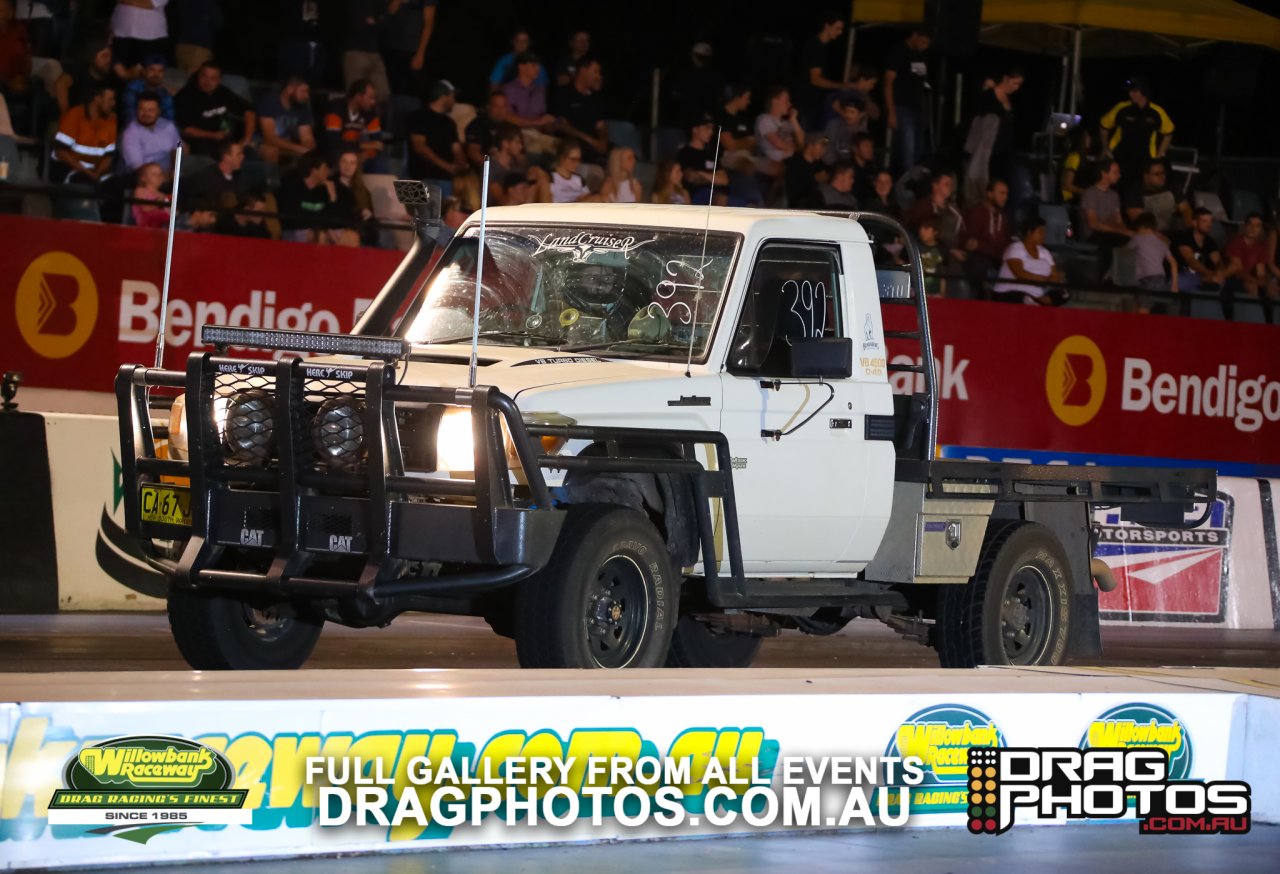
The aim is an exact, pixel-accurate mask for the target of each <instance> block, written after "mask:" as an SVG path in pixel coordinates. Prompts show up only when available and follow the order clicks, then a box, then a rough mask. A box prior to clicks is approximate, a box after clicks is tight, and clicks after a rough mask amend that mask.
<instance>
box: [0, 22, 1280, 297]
mask: <svg viewBox="0 0 1280 874" xmlns="http://www.w3.org/2000/svg"><path fill="white" fill-rule="evenodd" d="M284 5H285V7H286V8H287V11H286V18H287V21H286V25H285V33H284V38H283V40H282V41H281V42H280V44H279V46H278V64H277V75H276V78H275V80H274V81H256V82H252V83H251V82H250V81H249V80H248V79H246V78H245V77H244V76H243V75H240V73H239V72H238V71H237V70H235V69H224V68H223V66H222V63H221V62H220V60H219V59H218V58H217V57H215V55H214V51H213V49H214V46H215V45H216V44H217V39H216V38H217V36H218V34H219V32H220V30H221V29H222V28H224V27H226V26H228V23H227V22H226V21H224V20H222V16H221V13H220V8H219V4H218V3H216V2H212V0H172V2H170V0H119V2H116V3H114V5H113V4H111V3H105V4H99V6H103V7H105V8H104V14H103V17H102V20H101V21H100V22H98V24H99V25H100V30H99V31H97V32H94V30H93V28H92V27H85V26H81V27H80V29H79V32H80V33H82V34H84V38H83V39H67V38H66V37H65V36H63V37H60V36H59V34H60V33H61V32H64V31H65V29H66V28H65V26H64V25H65V22H64V21H63V20H62V18H60V16H62V17H65V15H66V13H67V9H66V7H67V6H68V3H67V2H66V0H61V2H60V0H44V2H41V0H0V182H2V181H3V180H4V179H5V178H6V177H9V181H10V182H15V181H20V180H18V179H17V178H16V176H15V174H14V172H13V171H12V170H11V168H15V167H16V166H17V165H18V164H19V163H20V160H21V159H20V153H19V147H22V148H25V149H27V150H28V154H33V155H34V156H35V164H36V167H37V168H38V170H37V173H38V177H37V179H38V181H42V182H45V183H48V184H51V185H59V186H65V188H64V189H63V190H64V191H65V196H56V197H53V198H52V207H51V208H52V213H53V214H54V215H55V216H59V217H67V218H81V219H89V220H98V221H110V222H120V223H125V224H134V225H138V226H141V227H162V226H167V225H168V222H169V218H170V210H171V209H173V208H174V206H173V204H172V203H171V197H170V192H171V191H172V186H173V172H174V151H175V148H176V147H177V146H178V145H179V143H181V144H183V146H184V150H183V168H182V181H181V186H180V189H179V190H180V196H179V202H178V204H177V207H176V208H177V212H178V224H179V227H181V228H183V229H186V230H190V231H197V232H212V233H221V234H232V235H238V236H247V237H261V238H275V239H289V240H295V241H302V242H310V243H314V244H328V245H349V246H358V245H368V246H396V245H404V239H405V236H406V235H405V234H404V233H403V232H399V233H397V231H396V230H395V229H394V228H395V224H394V223H395V221H396V220H398V219H402V218H403V214H402V213H400V212H399V211H398V208H397V205H396V204H395V202H394V197H393V196H392V195H391V184H390V183H391V180H393V179H394V178H397V177H412V178H416V179H421V180H425V181H427V182H429V183H431V184H434V185H437V186H439V187H440V189H441V190H442V193H443V195H444V198H445V200H444V209H443V215H444V219H445V221H446V223H447V224H449V225H451V226H453V227H457V226H459V225H460V224H461V223H462V221H464V220H465V218H466V216H467V215H469V214H470V213H471V212H472V211H474V210H475V209H477V208H478V207H479V205H480V200H481V193H482V183H481V179H482V171H483V167H484V164H485V160H486V158H487V159H488V161H489V175H488V179H489V188H488V202H489V203H490V204H493V205H510V204H521V203H546V202H557V203H559V202H573V201H587V202H614V203H631V202H653V203H663V204H688V205H697V204H707V203H709V202H710V203H715V204H721V205H731V206H757V207H769V208H792V209H795V208H804V209H828V210H845V211H847V210H855V209H858V210H867V211H875V212H881V213H885V214H889V215H893V216H895V217H898V218H900V219H901V220H902V221H903V222H904V224H905V225H906V227H907V228H908V230H909V232H910V233H912V234H914V235H915V236H916V238H917V243H918V245H919V248H920V251H921V253H922V259H923V262H924V267H925V272H926V274H927V285H928V287H929V291H930V292H931V293H936V294H945V295H948V296H959V297H972V298H983V299H994V300H1003V301H1009V302H1014V303H1030V304H1042V305H1055V304H1060V303H1063V302H1064V301H1065V300H1066V299H1067V297H1068V292H1067V291H1066V288H1067V287H1068V285H1071V286H1073V287H1079V286H1081V285H1084V286H1087V287H1108V286H1113V287H1120V288H1131V289H1137V290H1138V291H1139V292H1142V293H1140V294H1139V295H1138V296H1137V297H1136V300H1137V302H1138V306H1139V308H1141V309H1144V310H1155V311H1171V310H1170V304H1169V297H1168V295H1170V294H1177V293H1186V292H1210V293H1215V294H1218V295H1220V298H1221V301H1222V305H1223V308H1224V310H1225V314H1226V316H1227V317H1228V318H1230V317H1231V316H1232V310H1233V307H1234V301H1236V300H1237V299H1238V298H1241V297H1247V298H1253V299H1257V300H1258V301H1259V302H1260V303H1261V305H1262V311H1263V314H1264V317H1265V318H1266V320H1268V321H1274V319H1275V314H1274V313H1273V312H1272V306H1271V301H1273V300H1276V299H1278V298H1280V258H1278V254H1280V253H1278V252H1277V249H1278V245H1277V237H1278V228H1277V225H1276V223H1275V222H1274V221H1269V220H1268V218H1267V216H1265V215H1264V214H1263V212H1262V210H1261V209H1259V210H1258V211H1256V212H1250V213H1249V214H1248V215H1245V216H1237V218H1240V219H1241V220H1240V221H1238V222H1231V221H1229V220H1228V219H1227V216H1226V214H1225V211H1224V210H1223V209H1222V207H1221V203H1220V202H1218V201H1217V199H1216V197H1212V196H1210V195H1209V194H1208V193H1206V192H1197V191H1194V190H1191V188H1192V186H1191V185H1190V183H1189V181H1188V180H1187V179H1185V178H1183V179H1179V178H1175V174H1174V172H1173V169H1172V166H1171V162H1170V161H1169V159H1168V150H1169V149H1170V146H1171V144H1172V143H1173V142H1174V137H1175V136H1176V127H1175V124H1174V120H1173V119H1172V118H1171V117H1170V116H1169V114H1168V113H1167V112H1166V111H1165V110H1164V109H1163V108H1162V107H1161V106H1160V105H1159V104H1158V103H1157V102H1156V101H1155V99H1154V98H1155V97H1156V96H1157V95H1156V94H1153V90H1152V88H1151V86H1150V85H1149V84H1148V83H1146V82H1143V81H1140V80H1138V79H1132V80H1130V81H1128V82H1126V83H1123V84H1121V83H1117V85H1116V92H1117V93H1116V99H1117V102H1116V104H1115V106H1114V107H1113V108H1112V109H1111V110H1110V111H1109V112H1107V113H1106V114H1105V115H1103V116H1102V117H1101V118H1100V119H1094V120H1087V121H1086V123H1083V124H1079V125H1077V126H1074V127H1071V125H1070V124H1065V125H1064V133H1065V134H1066V137H1067V142H1066V143H1065V148H1064V149H1063V152H1062V154H1061V159H1060V161H1055V162H1053V163H1052V166H1051V169H1050V173H1051V178H1052V180H1053V184H1051V185H1049V186H1045V187H1047V188H1048V189H1050V191H1049V196H1047V197H1046V196H1044V193H1043V192H1041V193H1036V192H1034V191H1033V186H1031V185H1028V184H1024V183H1025V180H1026V179H1027V178H1029V175H1030V174H1029V170H1028V167H1027V166H1026V162H1025V159H1024V158H1023V157H1020V156H1019V153H1018V152H1017V151H1016V150H1015V147H1014V134H1013V124H1012V118H1013V114H1014V112H1015V110H1016V109H1017V103H1016V97H1015V95H1016V94H1017V93H1018V91H1019V89H1020V88H1021V86H1022V84H1023V82H1024V74H1023V73H1022V71H1020V70H1018V69H1008V70H1005V71H1004V72H1003V73H1002V74H1000V75H997V76H993V77H991V78H990V79H989V80H987V81H986V82H984V83H983V88H982V91H981V95H980V97H979V98H978V100H977V102H976V104H975V105H974V106H973V107H972V112H971V113H970V119H969V121H968V122H967V125H966V126H965V127H964V134H965V136H964V142H963V143H962V144H958V145H959V146H960V147H959V148H952V149H947V150H943V149H942V148H941V146H942V144H941V143H940V142H939V140H940V139H941V138H940V137H939V136H936V135H935V132H934V131H933V130H932V126H931V123H930V116H931V109H930V105H931V104H930V100H931V91H932V85H931V83H932V81H933V78H934V76H935V73H936V67H935V59H934V57H933V55H932V53H931V39H930V35H929V33H928V32H926V31H924V30H922V29H917V30H912V31H911V32H910V33H908V34H906V35H905V37H904V38H902V39H901V40H900V41H898V42H897V44H896V45H895V46H894V47H893V49H892V50H891V51H890V52H889V54H888V56H887V61H886V63H885V65H884V67H883V69H873V68H871V67H868V66H865V65H862V66H854V67H852V69H851V71H850V72H849V74H848V75H847V76H846V75H844V71H843V70H841V75H833V73H832V69H833V66H834V65H833V64H832V63H831V60H832V57H833V52H832V51H831V49H833V48H836V47H837V44H839V45H843V40H842V39H841V38H842V36H843V35H844V30H845V27H846V23H845V18H846V16H847V7H846V8H841V9H839V10H837V11H833V12H830V13H826V14H822V15H819V16H817V17H816V20H815V22H814V30H813V31H812V32H811V33H810V34H809V35H808V39H807V40H806V41H805V42H803V44H802V45H801V47H800V49H799V51H798V53H797V54H798V57H797V58H796V59H795V62H794V68H795V72H794V75H793V76H792V77H791V78H790V79H789V81H785V82H777V83H775V84H774V85H773V86H772V87H769V88H767V89H764V90H761V89H759V88H757V89H755V90H753V89H752V88H750V87H748V86H746V85H739V84H734V83H735V81H736V80H735V79H734V78H733V77H732V76H728V75H726V74H725V72H724V71H721V70H719V69H718V68H717V67H716V63H715V50H714V47H713V46H712V45H710V44H709V43H706V42H696V43H693V44H692V45H691V46H690V47H689V51H688V63H687V65H686V66H685V67H683V68H682V69H681V70H679V71H675V72H674V73H673V75H672V77H671V78H672V80H673V81H672V82H671V87H670V92H669V93H670V99H671V100H673V101H674V103H675V108H676V110H677V111H678V113H679V116H680V118H681V119H682V120H683V122H684V124H683V126H682V127H681V128H680V129H679V131H678V133H676V134H672V133H671V132H668V131H653V132H651V135H648V136H645V135H642V133H641V132H640V131H639V130H638V129H637V127H636V126H635V125H634V124H632V123H631V122H629V121H622V120H619V119H617V118H616V117H615V113H614V108H615V103H614V102H613V101H611V99H610V97H611V95H610V92H609V90H608V89H607V87H606V85H607V82H608V77H609V74H610V70H609V63H608V57H609V55H608V49H609V47H608V46H596V45H593V42H592V36H591V34H590V33H589V32H588V31H587V30H585V29H580V30H574V31H572V32H567V33H564V34H563V37H564V42H563V44H562V45H560V46H548V47H542V46H535V45H533V43H532V38H531V35H530V33H529V32H528V31H526V30H524V29H520V28H517V29H515V30H514V32H513V33H512V34H511V39H510V45H509V50H508V51H506V52H505V53H503V54H501V55H500V56H499V57H496V58H489V59H480V58H477V63H484V64H485V66H486V67H487V68H488V69H489V70H490V73H489V75H488V90H487V92H486V93H481V94H466V95H463V94H460V93H459V91H458V89H457V88H456V87H455V86H454V85H453V83H452V82H451V81H450V80H449V79H431V80H427V79H425V78H424V76H423V75H422V74H423V67H424V59H425V58H426V57H427V54H428V53H429V52H430V51H431V39H432V34H433V29H434V23H435V16H436V14H437V11H438V10H437V4H436V2H434V0H342V2H337V0H334V2H329V3H317V2H292V3H287V4H284ZM322 15H334V16H340V17H341V20H340V21H339V22H338V24H339V25H340V32H341V33H342V35H343V36H342V40H341V42H340V44H333V42H332V41H331V40H325V39H323V38H322V36H321V34H322V33H325V32H326V31H324V30H322V28H321V23H322V22H321V20H320V18H321V16H322ZM91 24H92V22H91ZM338 71H340V78H341V81H342V85H343V86H344V87H342V88H341V89H338V90H329V89H328V88H325V87H321V86H322V84H326V83H329V82H332V81H334V79H336V78H338ZM739 72H742V71H739ZM743 81H746V78H745V77H743ZM463 98H465V100H464V99H463ZM1027 111H1030V109H1029V108H1028V110H1027ZM943 154H946V155H949V156H951V158H952V162H951V165H948V164H946V163H940V162H939V160H938V156H939V155H943ZM957 155H959V156H961V159H960V160H955V156H957ZM1041 169H1043V168H1041ZM0 191H2V189H0ZM1259 206H1261V204H1259ZM896 242H899V243H900V242H901V241H896ZM894 243H895V241H892V240H887V241H881V245H880V250H879V251H880V255H881V257H884V258H886V259H891V258H893V257H894V255H895V253H896V252H897V251H900V247H897V246H895V245H894ZM1148 293H1149V294H1148Z"/></svg>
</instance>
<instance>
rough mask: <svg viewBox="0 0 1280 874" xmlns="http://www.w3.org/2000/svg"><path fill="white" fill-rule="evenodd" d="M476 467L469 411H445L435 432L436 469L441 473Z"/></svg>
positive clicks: (473, 437)
mask: <svg viewBox="0 0 1280 874" xmlns="http://www.w3.org/2000/svg"><path fill="white" fill-rule="evenodd" d="M475 466H476V442H475V435H474V434H473V433H472V431H471V410H469V409H461V408H458V409H451V410H445V413H444V415H443V416H441V417H440V427H439V428H438V429H437V431H436V468H437V469H438V470H442V471H450V472H452V471H470V470H474V469H475Z"/></svg>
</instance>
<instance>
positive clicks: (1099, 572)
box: [1089, 558, 1119, 592]
mask: <svg viewBox="0 0 1280 874" xmlns="http://www.w3.org/2000/svg"><path fill="white" fill-rule="evenodd" d="M1089 573H1091V574H1093V581H1094V582H1095V583H1097V584H1098V588H1099V589H1101V590H1102V591H1104V592H1114V591H1115V589H1116V586H1118V585H1119V582H1118V581H1117V580H1116V575H1115V572H1114V571H1113V570H1111V566H1110V565H1108V564H1107V563H1106V562H1105V561H1103V560H1102V559H1100V558H1094V559H1090V560H1089Z"/></svg>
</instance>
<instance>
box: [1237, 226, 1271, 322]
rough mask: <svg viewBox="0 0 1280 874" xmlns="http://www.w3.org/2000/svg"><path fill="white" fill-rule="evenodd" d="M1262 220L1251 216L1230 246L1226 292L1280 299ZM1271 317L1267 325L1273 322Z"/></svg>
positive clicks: (1268, 318) (1268, 317)
mask: <svg viewBox="0 0 1280 874" xmlns="http://www.w3.org/2000/svg"><path fill="white" fill-rule="evenodd" d="M1262 230H1263V224H1262V216H1261V215H1260V214H1259V213H1256V212H1251V213H1249V215H1248V216H1247V217H1246V218H1245V220H1244V225H1243V226H1242V227H1241V228H1240V233H1238V234H1237V235H1236V236H1234V237H1232V238H1231V240H1230V241H1228V242H1227V246H1226V256H1227V271H1226V290H1227V291H1229V292H1231V293H1233V294H1242V293H1243V294H1245V295H1248V296H1249V297H1263V298H1264V299H1275V298H1277V297H1280V282H1278V281H1277V277H1276V276H1275V275H1274V274H1273V273H1271V272H1270V271H1269V270H1268V269H1267V261H1268V256H1269V253H1268V250H1267V239H1266V237H1265V236H1264V235H1263V233H1262ZM1271 320H1272V319H1271V316H1270V314H1268V316H1267V321H1271Z"/></svg>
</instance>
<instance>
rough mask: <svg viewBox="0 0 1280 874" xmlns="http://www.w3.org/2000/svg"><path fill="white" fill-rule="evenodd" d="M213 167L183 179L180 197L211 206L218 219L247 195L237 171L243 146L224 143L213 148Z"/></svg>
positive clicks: (242, 180)
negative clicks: (188, 195)
mask: <svg viewBox="0 0 1280 874" xmlns="http://www.w3.org/2000/svg"><path fill="white" fill-rule="evenodd" d="M214 149H215V151H214V154H213V157H214V159H215V163H214V164H211V165H210V166H208V167H205V168H203V169H201V170H199V171H197V172H196V173H194V174H192V176H191V178H190V179H185V178H184V179H183V185H182V187H183V197H184V198H185V197H186V196H187V194H188V192H189V193H190V196H191V197H193V198H196V199H198V200H201V201H204V202H207V203H211V204H213V208H214V209H216V210H218V212H219V215H221V214H222V213H225V212H231V211H234V210H236V209H239V207H240V204H241V203H242V202H243V200H244V196H245V193H246V191H247V189H246V187H245V184H244V179H243V177H242V174H241V172H240V168H241V167H242V166H244V146H243V145H241V144H240V143H239V142H237V141H236V140H223V141H222V142H220V143H218V144H217V145H216V146H215V147H214Z"/></svg>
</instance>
